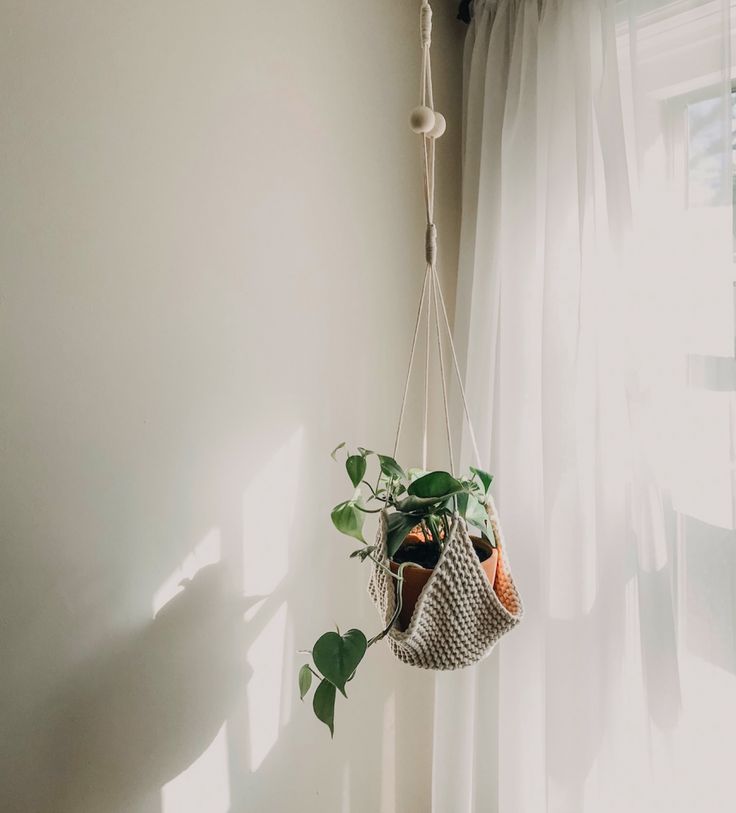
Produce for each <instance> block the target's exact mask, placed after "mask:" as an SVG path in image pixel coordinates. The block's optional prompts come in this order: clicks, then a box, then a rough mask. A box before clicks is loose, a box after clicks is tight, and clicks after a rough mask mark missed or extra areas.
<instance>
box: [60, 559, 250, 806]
mask: <svg viewBox="0 0 736 813" xmlns="http://www.w3.org/2000/svg"><path fill="white" fill-rule="evenodd" d="M181 586H182V588H183V589H182V590H181V591H180V592H179V593H177V594H176V595H175V596H174V597H173V598H172V599H171V600H170V601H169V602H168V603H167V604H165V605H164V606H163V607H162V608H161V610H160V611H159V612H158V613H157V614H156V616H155V618H154V619H153V620H152V621H151V623H150V624H149V625H148V626H147V627H146V628H145V629H143V630H142V631H140V632H139V633H138V634H137V635H135V636H133V637H132V638H131V639H130V640H127V641H124V642H120V643H119V644H118V646H117V647H115V650H114V652H111V653H109V655H108V656H107V658H105V659H101V661H100V662H99V664H98V665H97V666H95V667H94V668H93V670H92V671H91V672H86V673H85V674H84V675H80V676H79V677H78V678H77V679H76V680H75V681H74V684H75V688H74V689H73V690H72V691H71V692H69V693H67V694H66V695H65V696H62V697H60V698H59V700H60V703H59V709H58V712H57V715H56V726H55V736H54V742H53V749H54V753H56V754H63V755H64V757H62V759H61V763H60V764H59V765H58V776H57V782H56V793H55V796H56V804H57V807H56V808H55V809H56V810H58V811H59V813H84V811H93V810H94V811H108V810H110V811H112V810H125V809H133V810H139V809H140V808H138V807H136V805H137V804H140V803H142V802H141V800H143V799H145V798H147V797H150V798H152V799H154V798H155V800H156V802H157V803H158V799H159V794H160V788H161V787H162V786H163V785H164V784H165V783H167V782H169V781H170V780H172V779H174V778H175V777H176V776H178V775H179V774H181V772H182V771H184V770H185V769H186V768H187V767H188V766H190V765H191V764H192V763H193V762H194V761H195V760H196V759H197V758H198V757H199V756H200V755H201V754H202V753H203V752H204V751H205V750H206V749H207V748H208V746H209V745H210V744H211V743H212V741H213V739H214V738H215V736H216V735H217V733H218V731H219V730H220V729H221V727H222V725H223V723H224V722H225V720H226V719H227V717H228V715H229V714H230V712H231V710H232V708H233V706H234V705H235V703H236V701H237V698H238V696H239V694H240V693H241V692H242V691H243V688H244V686H245V685H246V682H247V680H248V678H249V673H248V672H249V670H248V667H247V665H246V663H245V660H244V656H243V637H244V624H245V622H244V613H245V611H246V610H247V609H248V607H249V606H251V605H252V604H253V602H254V601H257V600H258V599H248V598H244V597H243V596H242V595H239V594H238V592H237V590H236V589H235V586H234V585H233V584H232V583H231V582H230V580H229V578H228V569H227V568H226V566H225V565H224V564H223V563H217V564H210V565H206V566H205V567H203V568H201V569H200V570H199V571H198V572H197V573H196V574H195V575H194V576H193V578H192V579H187V580H184V582H183V583H182V585H181ZM157 806H158V804H157ZM152 809H156V808H152ZM159 809H160V808H159Z"/></svg>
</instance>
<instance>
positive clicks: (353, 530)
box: [330, 501, 365, 542]
mask: <svg viewBox="0 0 736 813" xmlns="http://www.w3.org/2000/svg"><path fill="white" fill-rule="evenodd" d="M330 516H331V517H332V523H333V525H334V526H335V527H336V528H337V530H338V531H340V533H343V534H346V535H347V536H352V537H353V538H355V539H358V540H360V541H361V542H365V539H363V522H364V521H365V514H364V513H363V512H362V511H360V510H359V509H358V508H356V507H355V503H354V502H352V501H349V502H341V503H340V505H336V506H335V507H334V508H333V509H332V513H331V514H330Z"/></svg>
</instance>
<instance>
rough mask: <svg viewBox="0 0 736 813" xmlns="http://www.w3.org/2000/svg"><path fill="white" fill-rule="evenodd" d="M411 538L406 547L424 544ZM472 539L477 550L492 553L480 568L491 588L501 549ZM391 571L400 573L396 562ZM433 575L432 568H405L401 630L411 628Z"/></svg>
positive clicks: (481, 540) (477, 538) (494, 579)
mask: <svg viewBox="0 0 736 813" xmlns="http://www.w3.org/2000/svg"><path fill="white" fill-rule="evenodd" d="M410 536H411V538H409V537H407V538H406V539H405V540H404V543H403V544H402V547H403V545H405V544H406V543H407V542H423V541H424V539H423V538H422V537H419V536H416V538H414V536H415V535H414V534H411V535H410ZM471 539H472V540H473V546H474V547H475V548H476V549H480V550H484V551H491V555H490V556H489V557H488V558H487V559H486V560H485V561H483V562H481V563H480V566H481V567H482V568H483V571H484V572H485V574H486V576H487V577H488V581H489V582H490V584H491V587H493V585H494V584H495V581H496V569H497V568H498V559H499V556H500V550H499V548H494V547H493V546H492V545H490V544H489V543H488V542H486V540H485V539H481V538H480V537H477V536H472V537H471ZM389 565H390V567H391V570H392V571H393V572H394V573H398V571H399V566H398V565H397V564H396V562H393V561H392V562H389ZM431 575H432V570H431V568H427V567H405V568H404V586H403V589H402V591H401V595H402V602H401V612H400V613H399V629H401V630H405V629H406V628H407V627H408V626H409V622H410V621H411V617H412V615H414V608H415V607H416V604H417V601H418V599H419V594H420V593H421V592H422V590H423V589H424V585H425V584H426V583H427V582H428V581H429V577H430V576H431Z"/></svg>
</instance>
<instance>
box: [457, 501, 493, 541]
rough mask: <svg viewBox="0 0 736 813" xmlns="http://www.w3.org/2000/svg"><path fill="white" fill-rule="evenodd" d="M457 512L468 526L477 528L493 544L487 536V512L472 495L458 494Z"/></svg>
mask: <svg viewBox="0 0 736 813" xmlns="http://www.w3.org/2000/svg"><path fill="white" fill-rule="evenodd" d="M457 510H458V513H459V514H460V516H461V517H463V518H464V519H465V521H466V522H467V523H468V524H469V525H473V526H474V527H476V528H479V529H480V530H481V531H482V533H483V535H484V536H485V537H486V538H487V539H488V540H489V541H490V542H491V543H493V542H494V540H493V539H492V537H491V536H489V532H488V531H489V528H488V512H487V511H486V509H485V506H483V505H482V504H481V503H480V502H478V500H477V499H476V498H475V497H474V496H473V495H472V494H460V495H459V496H458V498H457Z"/></svg>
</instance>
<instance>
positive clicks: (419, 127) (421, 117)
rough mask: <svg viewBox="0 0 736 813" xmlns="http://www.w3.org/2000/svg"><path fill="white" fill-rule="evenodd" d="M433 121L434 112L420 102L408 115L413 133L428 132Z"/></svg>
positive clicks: (432, 125)
mask: <svg viewBox="0 0 736 813" xmlns="http://www.w3.org/2000/svg"><path fill="white" fill-rule="evenodd" d="M434 123H435V117H434V112H433V111H432V110H431V109H430V108H429V107H427V106H426V105H423V104H420V105H419V107H415V108H414V109H413V110H412V111H411V114H410V115H409V126H410V127H411V129H412V130H414V132H415V133H428V132H429V131H430V130H431V129H432V128H433V127H434Z"/></svg>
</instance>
